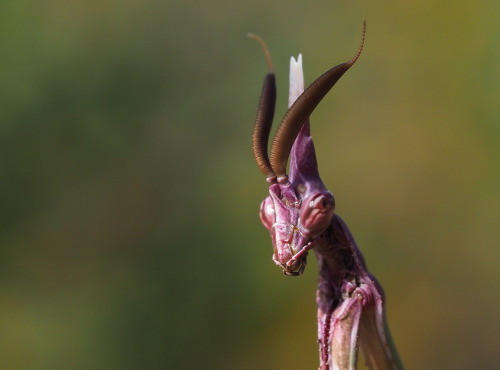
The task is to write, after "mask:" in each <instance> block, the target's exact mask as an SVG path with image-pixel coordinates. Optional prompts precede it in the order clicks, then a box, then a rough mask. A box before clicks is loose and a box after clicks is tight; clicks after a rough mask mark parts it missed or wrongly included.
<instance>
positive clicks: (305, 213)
mask: <svg viewBox="0 0 500 370" xmlns="http://www.w3.org/2000/svg"><path fill="white" fill-rule="evenodd" d="M334 211H335V200H334V199H333V195H332V194H331V193H317V194H313V195H310V196H309V197H308V198H306V201H305V202H304V205H303V206H302V208H301V210H300V223H301V225H302V227H303V228H304V230H307V232H309V234H310V236H311V237H314V236H317V235H319V234H321V233H323V232H324V231H325V230H326V228H327V227H328V226H329V225H330V222H331V220H332V217H333V213H334Z"/></svg>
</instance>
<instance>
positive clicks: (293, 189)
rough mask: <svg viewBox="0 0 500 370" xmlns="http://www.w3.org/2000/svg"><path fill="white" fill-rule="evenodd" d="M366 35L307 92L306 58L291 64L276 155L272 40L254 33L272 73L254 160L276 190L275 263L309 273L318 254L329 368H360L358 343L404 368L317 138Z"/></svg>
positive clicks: (270, 208) (267, 215)
mask: <svg viewBox="0 0 500 370" xmlns="http://www.w3.org/2000/svg"><path fill="white" fill-rule="evenodd" d="M365 33H366V22H364V23H363V33H362V38H361V45H360V47H359V49H358V51H357V53H356V54H355V55H354V57H353V58H352V59H351V60H349V61H348V62H345V63H342V64H339V65H337V66H335V67H333V68H331V69H330V70H328V71H327V72H325V73H324V74H323V75H321V76H320V77H318V79H316V81H314V82H313V83H312V84H311V85H310V86H309V87H308V88H307V89H305V90H304V77H303V72H302V57H301V55H299V57H298V60H297V61H296V60H295V59H294V58H292V59H291V62H290V92H289V108H288V111H287V112H286V114H285V116H284V117H283V119H282V121H281V123H280V125H279V126H278V129H277V131H276V134H275V136H274V138H273V141H272V144H271V155H270V157H269V156H268V153H267V147H268V139H269V134H270V130H271V125H272V121H273V117H274V108H275V104H276V82H275V74H274V68H273V66H272V62H271V58H270V56H269V52H268V50H267V47H266V45H265V43H264V42H263V41H262V39H260V38H259V37H258V36H256V35H252V34H249V36H250V37H252V38H255V39H257V41H259V43H260V44H261V46H262V48H263V50H264V53H265V54H266V58H267V61H268V64H269V68H270V72H269V73H268V74H267V75H266V76H265V78H264V85H263V88H262V92H261V97H260V101H259V106H258V110H257V118H256V120H255V126H254V131H253V153H254V157H255V160H256V162H257V165H258V167H259V169H260V170H261V171H262V173H264V175H265V176H266V178H267V182H268V183H269V193H270V195H269V196H268V197H267V198H266V199H264V201H263V202H262V204H261V207H260V218H261V221H262V223H263V225H264V227H266V229H268V230H269V232H270V234H271V240H272V245H273V261H274V262H275V263H276V264H277V265H278V266H279V267H280V268H281V269H282V271H283V273H284V274H285V275H289V276H298V275H301V274H302V273H303V272H304V269H305V266H306V261H307V255H308V252H309V251H311V250H313V251H314V253H315V254H316V257H317V259H318V266H319V279H318V283H319V284H318V289H317V293H316V302H317V305H318V343H319V357H320V369H322V370H333V369H341V370H344V369H356V368H357V358H358V346H359V347H360V348H361V351H362V352H363V355H364V357H365V359H366V363H367V365H368V367H369V368H370V369H397V370H399V369H403V365H402V362H401V360H400V358H399V355H398V353H397V351H396V348H395V346H394V344H393V341H392V338H391V335H390V332H389V328H388V325H387V320H386V314H385V295H384V291H383V289H382V287H381V285H380V284H379V283H378V281H377V280H376V279H375V277H374V276H373V275H371V274H370V273H369V272H368V270H367V267H366V263H365V261H364V258H363V255H362V254H361V252H360V250H359V249H358V247H357V245H356V242H355V241H354V238H353V236H352V234H351V232H350V231H349V229H348V227H347V225H346V224H345V223H344V221H343V220H342V219H341V218H340V217H339V216H338V215H337V214H336V213H335V199H334V197H333V194H332V193H331V192H329V191H328V190H327V188H326V187H325V185H324V184H323V182H322V181H321V178H320V176H319V172H318V165H317V161H316V154H315V150H314V144H313V141H312V137H311V135H310V124H309V116H310V115H311V113H312V112H313V111H314V109H315V108H316V106H317V105H318V104H319V103H320V101H321V100H322V99H323V98H324V97H325V96H326V94H327V93H328V92H329V91H330V89H331V88H332V87H333V86H334V85H335V83H336V82H337V81H338V80H339V79H340V77H342V75H343V74H344V73H345V72H347V71H348V70H349V68H351V67H352V66H353V65H354V63H356V61H357V60H358V58H359V56H360V55H361V51H362V49H363V44H364V39H365ZM288 157H290V166H289V173H288V174H287V171H286V168H287V163H288Z"/></svg>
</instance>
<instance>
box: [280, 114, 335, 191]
mask: <svg viewBox="0 0 500 370" xmlns="http://www.w3.org/2000/svg"><path fill="white" fill-rule="evenodd" d="M310 131H311V128H310V123H309V119H308V120H307V121H306V122H305V123H304V125H303V126H302V128H301V129H300V131H299V134H298V135H297V139H295V143H294V144H293V147H292V150H291V152H290V168H289V172H290V175H289V180H290V183H291V184H292V185H293V187H294V188H295V189H297V187H298V186H299V187H300V188H302V189H303V191H302V195H303V196H307V195H309V194H311V193H313V192H325V191H327V189H326V187H325V185H323V182H322V181H321V178H320V177H319V171H318V162H317V160H316V152H315V150H314V143H313V140H312V137H311V134H310Z"/></svg>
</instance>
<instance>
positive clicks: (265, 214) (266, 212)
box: [260, 197, 276, 231]
mask: <svg viewBox="0 0 500 370" xmlns="http://www.w3.org/2000/svg"><path fill="white" fill-rule="evenodd" d="M260 220H261V221H262V225H264V227H265V228H266V229H268V230H269V231H271V229H272V227H273V224H274V222H275V220H276V212H275V210H274V202H273V200H272V199H271V197H267V198H266V199H264V201H263V202H262V203H261V205H260Z"/></svg>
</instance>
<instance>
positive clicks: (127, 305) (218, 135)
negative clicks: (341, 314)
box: [0, 0, 500, 369]
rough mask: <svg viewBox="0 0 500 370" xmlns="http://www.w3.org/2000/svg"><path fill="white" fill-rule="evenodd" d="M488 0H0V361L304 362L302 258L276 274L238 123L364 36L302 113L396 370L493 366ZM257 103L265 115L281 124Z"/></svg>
mask: <svg viewBox="0 0 500 370" xmlns="http://www.w3.org/2000/svg"><path fill="white" fill-rule="evenodd" d="M499 16H500V3H499V2H498V1H494V0H489V1H488V0H479V1H474V2H471V1H465V0H457V1H453V2H448V1H429V0H424V1H419V2H412V3H410V2H400V1H399V2H396V1H383V2H380V1H376V2H374V1H365V0H363V1H356V2H354V1H346V0H335V1H319V0H308V1H275V2H270V1H260V0H259V1H219V0H217V1H191V0H188V1H151V0H147V1H139V0H135V1H117V0H99V1H97V0H92V1H80V2H68V1H55V0H47V1H44V2H39V1H23V2H21V1H13V0H4V1H2V2H0V368H2V369H197V368H207V369H315V368H317V366H318V359H317V344H316V307H315V285H316V274H317V272H316V262H315V259H314V257H313V256H312V255H311V256H310V258H309V265H308V267H307V268H306V271H305V274H304V276H302V277H300V278H289V277H285V276H283V275H282V274H281V272H280V270H279V268H278V267H276V266H275V265H274V264H273V262H272V260H271V254H272V248H271V244H270V239H269V235H268V232H267V231H266V230H265V229H264V228H263V227H262V226H261V224H260V221H259V218H258V209H259V205H260V202H261V200H262V199H263V198H264V197H265V196H266V194H267V184H266V182H265V181H264V178H263V175H262V174H261V173H260V172H259V170H258V169H257V166H256V165H255V163H254V159H253V157H252V153H251V139H250V137H251V132H252V126H253V120H254V118H255V113H256V107H257V100H258V97H259V94H260V88H261V84H262V79H263V77H264V74H265V73H266V72H267V66H266V63H265V59H264V56H263V54H262V51H261V50H260V48H259V46H258V44H257V43H256V42H255V41H253V40H249V39H247V38H246V33H247V32H255V33H257V34H259V35H261V36H262V37H263V38H264V39H265V40H266V41H267V43H268V45H269V48H270V51H271V54H272V57H273V60H274V63H275V67H276V70H277V74H278V77H277V78H278V93H279V98H278V107H277V116H281V115H283V114H284V112H285V107H286V102H287V93H286V91H287V76H288V63H289V58H290V56H291V55H297V54H298V53H299V52H301V53H303V56H304V66H305V74H306V82H312V81H313V80H314V78H316V77H317V76H318V75H320V74H321V73H323V72H324V71H325V70H326V69H328V68H329V67H331V66H333V65H335V64H339V63H341V62H344V61H346V60H348V59H350V58H351V56H352V55H353V54H354V53H355V51H356V50H357V48H358V45H359V39H360V34H361V26H362V20H363V19H364V18H366V20H367V24H368V30H367V38H366V44H365V50H364V51H363V54H362V56H361V58H360V59H359V61H358V63H357V64H356V65H355V67H354V68H352V69H351V70H350V71H349V72H348V73H347V74H346V75H345V76H344V77H343V78H342V80H341V81H340V82H339V83H338V85H337V86H336V87H335V88H334V89H333V91H332V92H331V93H330V94H329V95H328V96H327V98H326V99H325V100H324V101H323V103H322V104H321V105H320V107H319V108H318V109H317V111H316V112H315V113H314V114H313V116H312V130H313V136H314V138H315V142H316V147H317V152H318V153H317V154H318V160H319V164H320V171H321V174H322V177H323V180H324V182H325V183H326V185H327V186H328V187H329V188H330V190H331V191H332V192H333V193H334V194H335V196H336V201H337V212H338V213H339V214H340V215H341V216H342V217H343V218H344V219H345V221H346V222H347V224H348V225H349V227H350V228H351V231H352V232H353V234H354V235H355V237H356V238H357V241H358V244H359V245H360V247H361V250H362V251H363V253H364V254H365V257H366V259H367V262H368V265H369V268H370V270H371V271H372V272H373V273H374V274H375V275H376V276H377V277H378V278H379V279H380V281H381V283H382V284H383V286H384V287H385V290H386V294H387V299H388V303H387V306H388V317H389V323H390V326H391V329H392V333H393V336H394V339H395V341H396V343H397V345H398V347H399V350H400V354H401V356H402V358H403V361H404V362H405V364H406V366H407V368H408V369H492V368H494V367H496V366H498V363H499V361H500V354H499V351H498V343H499V334H498V333H499V332H500V319H499V312H500V299H499V290H498V286H499V284H500V273H499V268H498V265H499V262H500V261H499V259H500V249H499V244H500V243H499V242H500V232H499V221H500V220H499V211H498V209H499V206H500V191H499V189H500V171H499V162H500V149H499V148H500V145H499V143H500V140H499V138H500V109H499V101H500V93H499V91H500V72H499V65H500V64H499V59H500V49H499V43H500V26H499V22H498V19H499ZM279 118H280V117H277V118H276V120H279Z"/></svg>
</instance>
